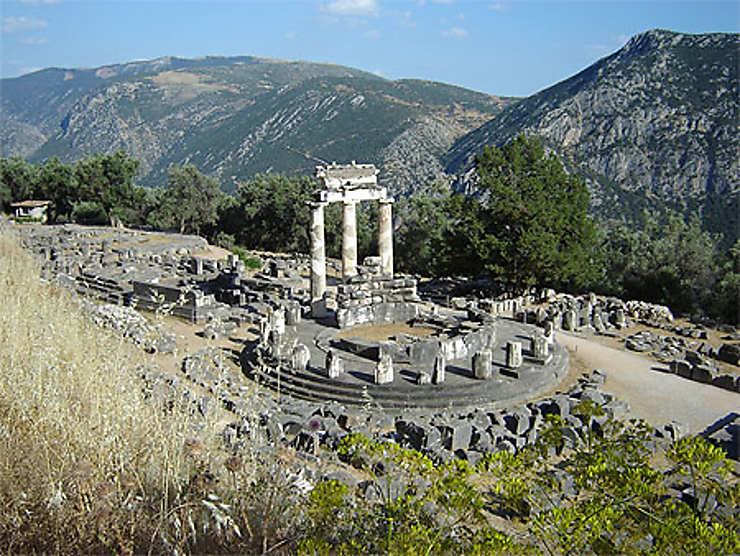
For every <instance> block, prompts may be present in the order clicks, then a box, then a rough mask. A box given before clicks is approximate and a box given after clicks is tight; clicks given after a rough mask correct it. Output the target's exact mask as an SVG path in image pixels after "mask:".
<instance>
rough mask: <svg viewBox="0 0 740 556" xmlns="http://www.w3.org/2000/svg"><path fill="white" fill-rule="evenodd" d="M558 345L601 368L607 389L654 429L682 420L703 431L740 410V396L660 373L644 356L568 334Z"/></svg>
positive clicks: (657, 365)
mask: <svg viewBox="0 0 740 556" xmlns="http://www.w3.org/2000/svg"><path fill="white" fill-rule="evenodd" d="M556 339H557V341H558V342H559V343H560V344H562V345H564V346H565V347H567V348H568V349H569V350H570V351H571V353H572V354H573V358H574V359H575V361H573V363H575V364H583V365H586V366H587V367H588V368H590V369H601V370H603V371H604V372H605V373H606V375H607V381H606V385H605V386H604V390H605V391H606V392H611V393H612V394H614V395H615V396H617V398H619V399H621V400H624V401H626V402H628V403H629V404H630V408H631V409H630V413H631V414H632V415H633V416H634V417H639V418H642V419H645V420H646V421H647V422H649V423H651V424H653V425H661V424H664V423H667V422H668V421H672V420H675V421H679V422H681V423H683V424H685V425H687V426H688V428H689V430H688V432H691V433H699V432H701V431H702V430H704V428H706V427H707V426H708V425H710V424H712V423H714V422H715V421H717V420H718V419H721V418H722V417H724V416H725V415H727V414H728V413H731V412H740V394H738V393H736V392H730V391H728V390H722V389H721V388H717V387H715V386H710V385H708V384H701V383H699V382H694V381H691V380H687V379H685V378H681V377H679V376H676V375H672V374H667V373H665V372H662V371H661V369H665V368H666V367H665V365H662V364H660V363H657V362H655V361H652V360H650V359H648V358H647V357H643V356H641V355H638V354H635V353H630V352H626V351H622V350H618V349H614V348H610V347H607V346H604V345H602V344H599V343H597V342H595V341H591V340H588V339H585V338H580V337H577V336H571V335H569V334H565V333H562V332H561V333H558V334H557V335H556Z"/></svg>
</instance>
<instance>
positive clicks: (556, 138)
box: [444, 30, 740, 237]
mask: <svg viewBox="0 0 740 556" xmlns="http://www.w3.org/2000/svg"><path fill="white" fill-rule="evenodd" d="M739 46H740V45H739V43H738V35H737V34H720V33H717V34H706V35H687V34H680V33H673V32H670V31H660V30H655V31H648V32H646V33H642V34H640V35H637V36H635V37H633V38H632V39H631V40H630V41H629V42H628V43H627V44H626V45H625V46H624V47H623V48H622V49H620V50H619V51H617V52H615V53H614V54H612V55H610V56H608V57H606V58H603V59H601V60H599V61H598V62H596V63H595V64H593V65H591V66H589V67H588V68H586V69H584V70H583V71H582V72H580V73H578V74H577V75H575V76H573V77H571V78H569V79H566V80H565V81H562V82H560V83H558V84H556V85H554V86H552V87H550V88H548V89H545V90H544V91H541V92H540V93H537V94H535V95H533V96H531V97H529V98H527V99H525V100H522V101H521V102H519V103H517V104H515V105H513V106H509V107H507V108H506V109H505V110H503V111H502V112H501V114H499V115H498V116H496V117H495V118H493V119H492V120H491V121H490V122H487V123H486V124H485V125H483V126H482V127H481V128H479V129H477V130H475V131H474V132H472V133H470V134H468V135H466V136H465V137H462V138H461V139H459V140H458V141H457V142H456V143H455V145H454V146H453V148H452V149H450V151H449V152H448V153H447V154H446V155H445V157H444V162H445V169H446V171H447V172H449V173H450V174H455V175H457V176H458V180H457V187H458V188H461V189H464V188H466V187H470V186H471V185H472V184H471V176H472V173H471V169H472V167H473V165H474V159H475V156H476V154H477V153H479V152H480V151H481V150H482V149H483V146H484V145H487V144H495V145H502V144H505V143H506V142H508V141H510V140H511V139H512V138H514V137H515V136H517V135H518V134H521V133H525V134H530V135H536V136H538V137H540V138H542V139H543V141H544V142H545V144H546V145H547V147H548V148H550V149H552V150H553V151H555V152H556V153H557V154H559V155H560V156H561V157H562V158H563V160H564V161H565V163H566V164H567V165H568V167H569V168H570V169H571V170H573V171H575V172H577V173H579V174H581V175H582V176H584V177H585V178H586V179H587V182H588V183H589V186H590V188H591V190H592V202H593V205H594V207H593V208H594V210H595V211H596V212H597V213H598V214H600V215H601V216H603V217H613V218H621V217H627V218H629V217H630V216H632V215H634V214H636V213H637V212H638V211H640V210H641V209H642V208H643V207H644V206H649V205H650V204H656V205H657V204H664V203H668V204H673V205H675V206H677V207H679V208H681V207H684V206H692V205H700V206H701V205H703V206H705V207H709V209H708V211H707V212H711V211H713V212H715V213H716V214H714V216H713V218H710V220H714V225H715V226H716V227H718V228H720V229H721V228H724V230H725V231H729V232H731V233H734V234H735V237H737V213H738V211H739V210H740V209H738V205H737V197H738V191H739V188H740V173H739V172H738V149H739V148H740V136H739V135H738V133H737V122H738V98H739V97H738V47H739ZM732 203H734V205H732ZM733 206H734V207H735V208H734V209H733V208H732V207H733ZM733 212H734V218H735V221H734V223H732V225H728V221H727V218H728V217H732V216H733ZM710 216H711V215H710ZM720 223H721V224H722V225H720ZM733 229H734V231H733Z"/></svg>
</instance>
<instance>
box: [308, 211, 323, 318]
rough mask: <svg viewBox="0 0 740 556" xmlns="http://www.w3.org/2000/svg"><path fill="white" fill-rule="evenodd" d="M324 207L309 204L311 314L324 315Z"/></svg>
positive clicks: (315, 315)
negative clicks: (310, 209)
mask: <svg viewBox="0 0 740 556" xmlns="http://www.w3.org/2000/svg"><path fill="white" fill-rule="evenodd" d="M324 205H325V203H311V208H312V209H313V210H312V211H311V314H312V315H313V316H314V317H323V316H324V315H325V314H326V301H325V299H324V294H325V293H326V249H325V247H324Z"/></svg>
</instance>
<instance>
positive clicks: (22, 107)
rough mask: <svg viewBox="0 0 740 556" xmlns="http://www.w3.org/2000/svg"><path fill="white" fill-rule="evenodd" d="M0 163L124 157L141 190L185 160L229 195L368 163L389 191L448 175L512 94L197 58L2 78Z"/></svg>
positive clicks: (303, 66)
mask: <svg viewBox="0 0 740 556" xmlns="http://www.w3.org/2000/svg"><path fill="white" fill-rule="evenodd" d="M0 87H1V89H0V90H1V91H2V103H1V105H0V125H2V129H3V131H2V146H1V151H0V155H1V156H10V155H13V154H19V155H22V156H26V157H28V158H29V159H30V160H33V161H41V160H44V159H47V158H49V157H52V156H58V157H59V158H60V159H62V160H64V161H74V160H77V159H79V158H81V157H83V156H85V155H87V154H92V153H98V152H110V151H114V150H117V149H124V150H126V151H127V152H129V153H130V154H132V155H133V156H135V157H137V158H138V159H139V160H140V161H141V165H142V175H141V177H140V182H141V183H143V184H146V185H152V186H156V185H163V184H165V183H166V180H167V169H168V167H169V166H170V165H172V164H181V163H186V162H192V163H194V164H196V165H197V166H198V167H199V168H200V169H201V170H202V171H203V172H205V173H209V174H214V175H216V176H217V177H219V179H220V180H221V182H222V184H223V185H224V186H225V188H226V189H229V188H231V187H233V184H234V182H235V181H239V180H243V179H246V178H248V177H250V176H252V175H254V174H255V173H258V172H267V171H279V172H283V173H310V172H311V171H312V170H313V168H314V166H315V165H316V159H321V160H326V161H334V160H336V161H342V162H346V161H350V160H358V161H362V162H372V163H375V164H377V165H378V166H379V167H380V169H381V175H380V179H381V180H382V181H383V183H385V184H387V185H389V186H390V187H391V188H392V189H393V190H394V191H395V192H396V193H400V194H403V193H406V192H409V191H410V190H412V189H419V188H420V187H421V186H423V185H424V184H431V183H433V182H435V181H439V180H446V176H445V174H444V172H443V168H442V165H441V162H440V160H441V157H442V155H443V154H444V153H445V152H447V150H448V149H449V147H450V146H451V145H452V144H453V142H454V141H455V140H456V139H457V138H459V137H460V136H462V135H464V134H465V133H467V132H469V131H471V130H473V129H475V128H477V127H478V126H480V125H481V124H483V123H485V122H486V121H488V120H489V119H490V118H491V117H493V116H494V115H495V114H497V113H498V112H500V111H501V109H502V108H504V107H505V106H506V105H507V104H510V103H511V102H513V101H514V99H507V98H498V97H494V96H490V95H486V94H483V93H478V92H474V91H470V90H466V89H463V88H460V87H455V86H451V85H445V84H442V83H435V82H431V81H422V80H398V81H391V80H388V79H384V78H382V77H379V76H377V75H374V74H371V73H367V72H363V71H360V70H356V69H353V68H347V67H342V66H337V65H331V64H315V63H308V62H286V61H281V60H271V59H264V58H255V57H227V58H222V57H206V58H202V59H194V60H185V59H179V58H171V57H167V58H160V59H157V60H152V61H143V62H133V63H130V64H123V65H115V66H106V67H102V68H97V69H90V70H79V69H77V70H68V69H54V68H52V69H47V70H42V71H39V72H35V73H32V74H29V75H24V76H21V77H18V78H12V79H3V80H2V81H1V82H0Z"/></svg>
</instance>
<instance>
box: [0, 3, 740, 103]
mask: <svg viewBox="0 0 740 556" xmlns="http://www.w3.org/2000/svg"><path fill="white" fill-rule="evenodd" d="M0 3H1V4H0V5H1V7H2V11H1V13H0V18H1V22H0V25H1V26H2V27H1V31H2V39H1V43H0V46H1V48H0V63H1V64H2V67H1V68H0V70H1V73H2V76H3V77H13V76H17V75H20V74H23V73H27V72H29V71H33V70H35V69H40V68H45V67H65V68H69V67H97V66H102V65H106V64H113V63H122V62H129V61H132V60H136V59H150V58H157V57H160V56H167V55H171V56H180V57H187V58H192V57H197V56H204V55H255V56H266V57H272V58H284V59H291V60H308V61H313V62H332V63H337V64H342V65H347V66H352V67H356V68H359V69H363V70H367V71H372V72H376V73H378V74H380V75H383V76H384V77H388V78H394V79H395V78H401V77H415V78H423V79H431V80H435V81H443V82H446V83H452V84H455V85H460V86H463V87H468V88H471V89H476V90H479V91H485V92H488V93H493V94H500V95H517V96H520V95H521V96H523V95H529V94H532V93H534V92H537V91H538V90H541V89H543V88H544V87H547V86H549V85H553V84H554V83H556V82H558V81H560V80H562V79H565V78H567V77H569V76H571V75H573V74H574V73H576V72H578V71H579V70H581V69H583V68H584V67H586V66H588V65H590V64H591V63H593V62H595V61H596V60H598V59H599V58H601V57H603V56H605V55H607V54H610V53H611V52H613V51H615V50H617V49H618V48H620V47H621V46H622V45H624V44H625V42H626V41H627V40H628V39H629V37H631V36H632V35H634V34H636V33H639V32H642V31H646V30H648V29H654V28H662V29H670V30H673V31H680V32H684V33H707V32H717V31H724V32H728V31H729V32H737V31H738V28H739V27H740V3H738V2H737V1H731V2H714V1H700V2H688V1H678V2H677V1H668V0H650V1H640V2H627V1H617V2H614V1H608V2H607V1H599V0H594V1H584V2H561V1H557V0H552V1H547V2H530V1H516V0H509V1H507V0H408V1H404V0H230V1H218V0H216V1H208V2H202V1H187V0H186V1H182V0H180V1H175V0H159V1H157V2H150V1H144V0H87V1H84V0H14V1H11V0H0Z"/></svg>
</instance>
